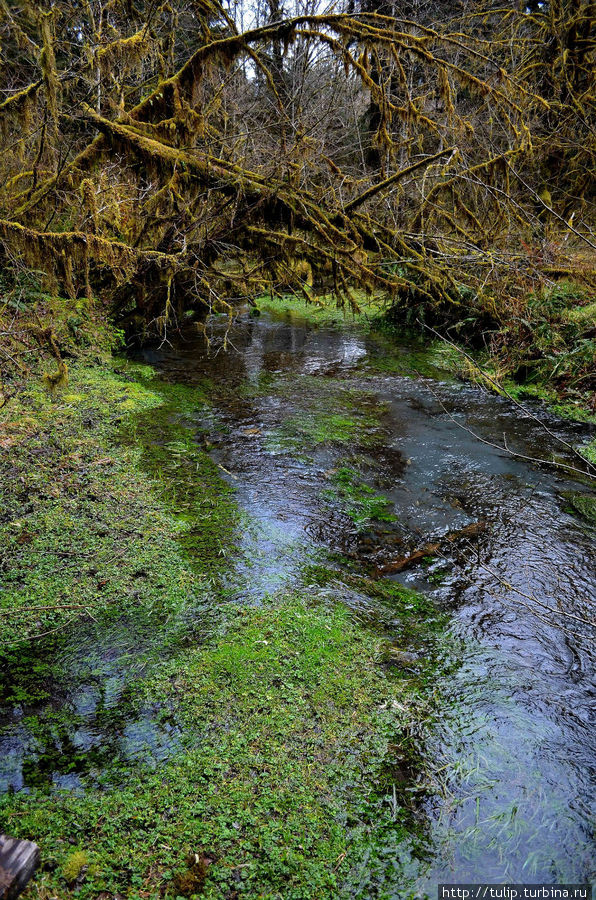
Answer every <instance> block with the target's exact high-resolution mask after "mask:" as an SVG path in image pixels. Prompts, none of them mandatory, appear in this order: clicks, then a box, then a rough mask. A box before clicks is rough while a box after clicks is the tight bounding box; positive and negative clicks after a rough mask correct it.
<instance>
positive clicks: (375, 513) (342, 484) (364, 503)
mask: <svg viewBox="0 0 596 900" xmlns="http://www.w3.org/2000/svg"><path fill="white" fill-rule="evenodd" d="M330 480H331V482H332V484H333V487H332V488H329V489H328V490H326V491H324V492H323V496H324V497H327V498H328V499H329V500H331V501H333V502H335V503H338V504H339V505H340V506H341V508H342V510H343V512H345V514H346V515H347V516H349V518H350V519H352V521H353V522H354V523H355V524H356V525H358V526H359V527H363V526H365V525H366V524H367V523H369V522H370V521H371V520H374V521H377V522H395V521H396V516H395V515H394V514H393V513H392V512H391V511H390V510H391V503H390V501H389V500H388V499H387V498H386V497H384V496H382V495H381V494H377V493H376V492H375V491H374V490H373V489H372V488H371V487H369V486H368V485H367V484H365V483H364V482H363V481H362V479H361V478H360V476H359V475H358V473H357V472H355V471H354V469H350V468H348V467H346V466H342V467H340V468H338V469H337V470H336V471H334V472H332V473H331V474H330Z"/></svg>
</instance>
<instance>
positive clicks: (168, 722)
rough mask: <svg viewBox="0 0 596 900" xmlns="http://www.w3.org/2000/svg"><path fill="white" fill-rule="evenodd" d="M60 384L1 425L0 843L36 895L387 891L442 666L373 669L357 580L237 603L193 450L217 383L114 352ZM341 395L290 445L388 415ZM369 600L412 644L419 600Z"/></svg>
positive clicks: (400, 878) (396, 879) (395, 876)
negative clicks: (33, 871)
mask: <svg viewBox="0 0 596 900" xmlns="http://www.w3.org/2000/svg"><path fill="white" fill-rule="evenodd" d="M70 369H71V371H70V382H69V385H68V387H67V388H66V389H65V390H63V391H62V392H56V393H55V394H54V395H50V394H47V393H46V392H45V391H44V390H43V388H42V387H41V386H40V385H38V384H37V383H35V382H33V381H31V382H30V383H29V384H28V385H27V386H26V387H25V388H24V389H23V390H22V391H21V392H20V393H19V395H18V396H17V397H15V398H14V399H13V400H12V401H11V403H10V404H9V405H8V406H7V407H6V408H5V409H4V410H3V412H2V419H1V420H0V427H1V432H0V440H1V441H2V443H1V444H0V446H1V447H2V449H3V451H4V452H3V456H2V460H1V465H2V473H3V478H2V481H1V484H0V491H1V493H2V511H3V514H2V520H1V522H0V537H2V540H3V545H2V546H3V550H2V559H1V565H2V572H3V583H2V589H1V591H0V610H1V612H2V617H1V618H0V628H1V630H2V640H3V647H4V649H3V659H2V663H3V665H2V669H3V673H4V677H3V679H2V695H1V700H2V706H3V713H4V714H5V715H6V716H7V719H5V721H7V722H8V725H7V727H8V732H7V734H9V736H11V739H12V737H15V736H16V737H18V740H19V741H22V753H23V754H24V755H23V759H22V760H19V757H18V754H16V755H15V756H14V758H13V757H12V756H11V755H10V754H9V759H8V765H9V766H10V765H13V766H14V771H13V772H12V773H11V772H10V771H9V772H8V775H9V776H11V775H14V773H15V772H17V774H18V778H16V780H15V779H13V780H12V781H11V780H10V777H9V779H8V783H9V784H12V785H13V787H14V788H15V790H16V793H14V792H11V791H8V792H7V793H6V794H5V795H4V796H3V797H2V799H1V800H0V828H1V829H2V830H3V831H6V832H8V833H10V834H12V835H15V836H17V837H23V838H30V839H34V840H35V841H37V842H38V844H39V845H40V848H41V852H42V861H43V862H42V868H41V870H40V872H39V873H38V876H37V878H36V879H35V881H34V882H33V883H32V885H31V886H30V887H29V889H28V891H27V893H26V896H28V897H30V898H33V897H37V898H40V900H49V898H50V897H60V898H68V897H71V896H77V897H79V898H81V900H86V898H93V900H97V898H98V897H102V898H103V897H107V896H112V897H113V896H115V895H120V896H126V897H129V898H156V900H157V898H161V897H171V898H175V897H180V896H183V897H185V896H189V897H190V896H204V897H211V898H222V900H223V898H231V897H246V898H254V900H257V898H264V897H271V898H273V897H280V896H283V897H284V900H286V898H287V900H293V898H295V900H299V898H304V900H306V898H312V897H317V898H322V900H325V898H329V900H331V898H340V897H345V898H348V897H350V898H352V897H360V898H363V900H364V898H369V897H373V896H378V897H382V896H388V895H391V896H398V895H399V893H400V892H401V891H402V888H403V885H404V884H406V883H409V881H410V880H411V878H412V877H413V873H414V871H415V869H416V867H417V863H416V862H415V856H416V852H417V850H418V849H419V848H420V846H421V843H422V841H423V835H422V834H421V828H420V826H419V825H417V824H416V822H415V819H414V818H413V816H412V810H411V803H410V801H409V795H408V794H407V792H406V791H404V790H402V787H403V784H402V781H403V772H408V773H410V774H409V775H408V777H410V776H411V777H412V778H415V775H416V765H417V762H416V760H417V756H416V752H417V750H416V748H415V747H414V745H413V739H412V734H413V733H419V727H420V720H421V718H423V717H426V716H430V715H432V704H430V702H429V701H428V700H427V699H426V698H427V697H428V696H429V694H430V688H429V684H430V681H429V680H430V672H431V670H432V668H433V665H434V663H433V662H432V661H431V662H429V663H428V665H427V666H426V667H425V668H424V677H422V673H421V672H404V671H401V670H399V671H398V670H396V669H395V668H394V667H391V666H388V665H386V664H385V663H386V638H384V637H383V636H382V635H381V634H380V633H379V631H378V630H373V629H369V628H367V627H365V626H364V625H363V624H361V623H360V622H358V621H357V620H356V619H355V617H354V616H353V614H352V613H351V612H350V611H349V610H348V609H347V608H346V606H345V605H343V603H342V602H341V597H342V590H343V588H341V584H343V585H344V586H346V587H350V588H351V589H356V588H358V589H362V588H363V582H361V583H359V584H358V585H357V584H356V581H357V579H356V576H352V575H349V574H345V573H344V576H343V581H342V580H341V579H340V580H339V582H338V577H337V573H335V576H333V577H334V579H335V581H336V582H338V583H339V584H340V588H339V590H337V591H330V589H329V588H330V586H331V576H325V578H326V579H327V580H326V582H325V587H324V588H323V587H321V588H320V589H319V588H318V587H317V585H316V584H314V585H313V579H312V578H311V577H310V576H308V577H307V574H306V573H305V579H304V584H305V588H304V591H303V592H298V593H293V594H289V595H288V594H283V595H278V596H276V597H263V598H261V606H260V607H257V608H255V607H254V605H252V604H251V606H250V607H248V608H242V607H241V606H240V607H233V606H231V605H230V604H229V603H227V602H226V576H227V573H229V571H230V565H229V558H230V556H232V555H233V554H234V552H235V547H236V543H235V539H236V534H237V532H238V529H239V528H240V527H242V525H243V520H242V516H241V514H240V512H239V510H238V509H237V507H236V504H235V500H234V493H233V490H232V489H231V488H230V487H229V485H228V484H227V483H226V482H224V481H223V480H222V479H221V478H220V476H219V469H218V468H217V466H216V465H215V463H214V462H213V461H212V460H211V459H210V457H209V456H208V454H206V453H205V452H204V451H203V450H202V449H201V444H200V441H199V438H200V434H201V428H202V426H201V421H202V420H203V419H204V418H205V417H207V418H209V416H210V415H212V413H211V412H210V411H209V391H210V388H209V386H208V385H206V384H202V385H200V386H198V387H194V388H189V387H185V386H180V385H168V384H166V383H163V382H161V381H156V380H155V379H154V377H153V373H152V371H151V370H150V369H148V368H147V367H143V366H138V365H133V364H130V363H127V362H123V361H116V362H115V361H114V360H111V359H110V358H107V357H104V358H103V360H100V361H96V362H92V361H91V360H90V359H81V360H78V361H75V362H73V363H72V364H71V367H70ZM350 396H351V395H350V392H349V391H348V390H346V389H345V386H340V390H339V393H338V391H337V390H336V388H333V389H331V388H330V389H329V390H328V391H327V392H323V396H322V399H321V402H320V405H319V407H317V409H316V410H315V415H314V416H313V417H311V418H305V417H302V412H301V411H300V410H298V411H297V413H296V416H297V418H296V420H295V421H294V423H292V422H291V423H290V426H289V430H288V431H287V432H286V436H287V438H288V440H289V441H290V446H294V447H296V448H298V446H299V444H300V448H301V449H302V447H303V444H304V442H306V443H309V442H310V443H311V444H312V443H316V442H317V441H321V442H326V441H338V442H348V441H354V440H355V441H356V442H365V441H366V440H367V437H366V436H367V435H368V434H370V433H371V431H372V432H373V434H374V433H375V429H378V428H379V427H380V424H379V422H380V416H381V415H382V410H378V409H375V408H373V406H374V405H371V408H370V410H369V409H368V408H366V409H365V411H364V412H362V410H361V409H360V405H361V404H360V399H361V398H359V399H358V402H356V400H355V398H352V400H354V402H353V404H352V405H350ZM340 399H341V402H342V409H343V408H344V406H345V407H346V412H345V413H344V412H341V413H340V412H338V411H337V410H338V408H339V406H338V404H339V402H340ZM344 400H345V404H344V403H343V401H344ZM371 403H372V401H371ZM305 416H306V412H305ZM293 441H296V443H292V442H293ZM344 487H345V485H344ZM349 487H350V489H352V488H353V490H352V493H354V494H355V495H357V496H356V497H355V499H354V502H355V503H356V504H358V503H361V504H362V509H363V510H364V509H365V508H366V511H367V514H369V513H371V512H377V513H379V514H381V513H382V510H381V509H378V510H377V509H376V507H375V508H374V509H373V508H372V507H371V503H373V501H378V500H379V498H376V497H375V496H373V497H371V496H369V494H368V491H366V490H364V488H362V489H361V490H358V488H357V486H356V485H355V484H354V485H352V484H351V481H350V485H349ZM367 504H368V505H367ZM373 505H374V504H373ZM319 574H321V573H319ZM352 578H353V579H354V581H353V584H352V583H351V582H350V579H352ZM367 584H368V582H367ZM367 591H368V594H367ZM379 592H380V593H379ZM373 593H374V595H375V597H376V598H377V599H382V601H383V602H386V603H387V604H389V605H390V606H391V607H392V608H393V607H395V610H396V612H395V615H397V616H398V617H401V618H403V621H404V623H405V622H406V620H408V622H409V624H410V625H411V626H412V629H411V630H410V631H409V632H408V634H409V635H410V636H411V634H412V631H413V630H422V629H423V627H424V622H425V619H426V616H427V613H428V610H427V608H426V606H425V605H424V604H425V603H426V601H423V600H422V599H421V598H420V597H419V595H417V594H414V593H413V592H408V591H406V590H405V589H403V588H397V587H391V586H389V585H387V586H384V585H376V586H373V585H372V583H370V584H368V587H366V589H365V590H364V594H365V595H366V596H372V595H373ZM381 594H383V597H382V598H381ZM305 597H308V599H305ZM240 602H241V600H240ZM55 607H59V608H55ZM218 607H219V608H225V614H222V615H219V616H218V617H216V619H215V620H210V625H209V628H208V629H207V628H204V624H205V617H206V615H208V614H209V615H210V614H211V612H212V611H213V609H214V608H218ZM423 607H424V609H423ZM416 610H418V613H420V615H418V614H417V612H416ZM197 620H198V622H199V625H198V628H199V631H198V632H197ZM201 623H202V624H201ZM405 633H406V632H405V631H404V635H405ZM39 634H45V636H44V637H42V638H41V639H40V640H34V638H35V636H36V635H39ZM405 640H406V638H405V636H404V642H405ZM0 736H1V735H0ZM1 768H2V767H1V766H0V769H1ZM400 773H401V774H400ZM0 774H1V772H0ZM19 778H20V779H21V780H20V781H19ZM396 785H397V787H396ZM23 787H24V788H25V789H26V790H22V788H23Z"/></svg>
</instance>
